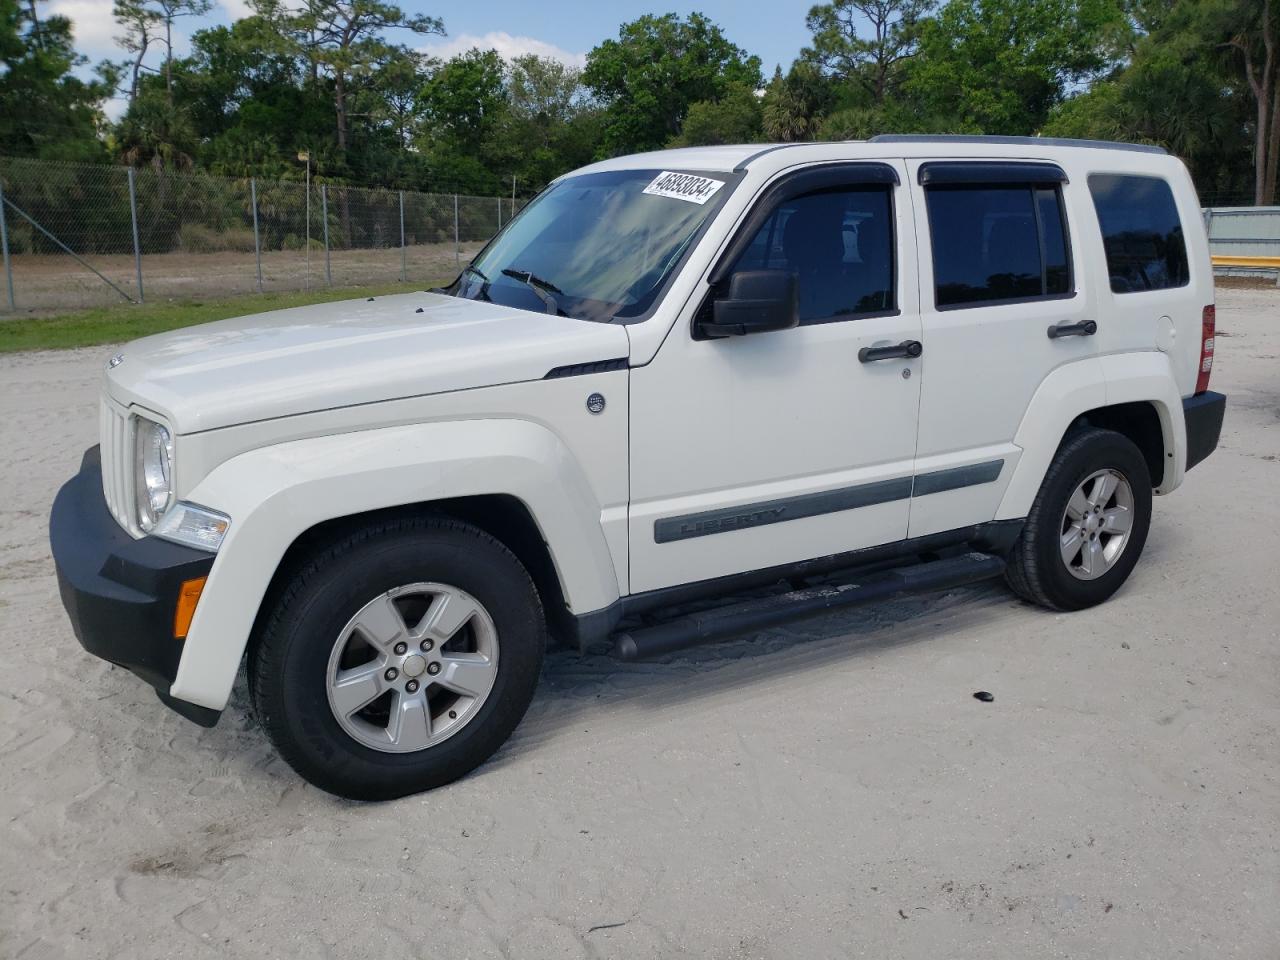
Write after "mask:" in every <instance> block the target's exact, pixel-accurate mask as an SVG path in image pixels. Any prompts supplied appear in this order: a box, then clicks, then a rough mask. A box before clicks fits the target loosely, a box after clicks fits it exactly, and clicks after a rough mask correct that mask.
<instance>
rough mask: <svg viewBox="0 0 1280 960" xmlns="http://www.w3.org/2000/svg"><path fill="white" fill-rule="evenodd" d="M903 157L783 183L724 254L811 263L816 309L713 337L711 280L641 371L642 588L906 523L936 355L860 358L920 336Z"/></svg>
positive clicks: (634, 404) (807, 553)
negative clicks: (927, 377) (926, 359)
mask: <svg viewBox="0 0 1280 960" xmlns="http://www.w3.org/2000/svg"><path fill="white" fill-rule="evenodd" d="M904 174H905V171H904V168H903V166H902V164H901V163H897V162H895V163H893V164H887V163H884V162H879V163H849V164H840V165H830V164H828V165H823V166H822V167H819V168H812V167H811V168H804V169H801V170H800V171H798V172H795V173H791V174H784V175H783V177H782V178H780V179H779V180H776V181H774V182H773V183H771V184H770V185H769V186H767V187H766V188H765V189H764V190H763V191H762V193H761V194H760V196H759V197H758V198H757V201H756V206H755V208H753V209H752V210H751V211H750V212H748V214H747V215H746V216H745V217H744V218H743V221H742V224H743V225H745V226H740V227H739V231H740V238H739V239H738V240H737V241H735V242H733V243H731V244H730V245H729V247H728V248H727V251H726V256H732V257H733V269H734V270H739V269H742V270H760V269H771V270H772V269H781V270H787V271H790V272H792V273H793V274H795V275H796V276H797V277H798V287H799V302H800V325H799V326H797V327H794V328H791V329H786V330H775V331H771V332H766V333H755V334H751V335H747V336H737V337H727V338H724V339H698V338H697V336H696V333H695V330H696V324H695V322H694V320H695V316H696V315H697V314H698V313H699V311H700V310H706V309H709V304H708V303H707V302H705V301H700V300H699V299H698V298H696V297H695V298H693V299H692V300H691V301H690V303H689V304H688V305H687V306H686V310H685V312H684V313H683V314H682V316H681V318H680V320H679V321H678V322H677V325H676V327H675V329H674V330H672V332H671V334H670V336H668V337H667V339H666V342H665V343H664V344H663V346H662V348H661V349H660V350H659V351H658V354H657V356H656V357H655V358H654V360H653V361H652V362H651V363H649V364H647V365H646V366H643V367H639V368H636V369H633V370H632V371H631V398H630V409H631V457H630V463H631V466H630V474H631V504H630V512H629V519H628V524H629V533H630V536H629V540H630V565H631V570H630V589H631V592H632V593H641V592H644V591H647V590H654V589H659V588H662V587H667V586H672V585H676V584H684V583H690V582H695V581H699V580H707V579H712V578H716V577H723V576H726V575H730V574H735V573H743V572H747V571H751V570H759V569H763V568H767V567H774V566H778V565H783V564H788V563H793V562H797V561H801V560H806V559H812V558H816V557H823V556H828V555H831V554H836V553H843V552H846V551H850V550H855V549H858V548H862V547H869V546H874V545H877V544H883V543H889V542H893V541H897V540H901V539H904V538H905V537H906V534H907V521H908V512H909V507H910V496H911V483H912V479H911V478H912V461H913V459H914V456H915V440H916V426H917V422H916V421H917V414H918V411H919V400H920V370H921V361H920V360H919V359H917V358H914V357H890V358H885V359H879V360H874V359H868V360H866V362H863V361H860V359H859V351H860V350H861V348H863V347H882V346H892V345H898V344H901V343H904V342H906V341H918V340H919V339H920V335H921V327H920V309H919V292H918V289H917V284H916V282H915V271H914V266H913V265H914V253H913V251H914V245H913V243H914V241H913V232H912V231H913V227H912V216H911V201H910V197H909V194H908V191H907V190H906V189H905V188H904V187H903V186H901V183H902V181H903V179H904ZM761 205H764V206H763V207H762V206H761ZM748 232H749V236H748V235H747V234H748ZM714 294H715V291H714V290H713V291H712V293H711V294H709V295H708V296H713V295H714Z"/></svg>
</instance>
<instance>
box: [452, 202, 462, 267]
mask: <svg viewBox="0 0 1280 960" xmlns="http://www.w3.org/2000/svg"><path fill="white" fill-rule="evenodd" d="M458 236H459V234H458V195H457V194H456V193H455V194H454V195H453V262H454V264H455V265H457V264H460V263H462V247H461V246H460V245H459V241H458Z"/></svg>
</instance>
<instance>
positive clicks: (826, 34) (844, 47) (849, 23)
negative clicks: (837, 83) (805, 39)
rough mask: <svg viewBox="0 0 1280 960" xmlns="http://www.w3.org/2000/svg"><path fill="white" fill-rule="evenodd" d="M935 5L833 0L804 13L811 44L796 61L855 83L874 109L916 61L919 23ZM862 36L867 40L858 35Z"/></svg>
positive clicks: (925, 0)
mask: <svg viewBox="0 0 1280 960" xmlns="http://www.w3.org/2000/svg"><path fill="white" fill-rule="evenodd" d="M933 5H934V0H834V2H832V3H822V4H818V5H817V6H815V7H812V8H811V9H810V10H809V15H808V17H807V18H806V19H805V23H806V24H807V25H808V27H809V30H810V31H811V32H812V33H813V44H812V46H810V47H806V48H805V50H804V51H803V52H802V53H801V57H802V58H803V59H805V60H808V61H810V62H812V63H814V64H816V65H817V66H818V67H819V68H821V69H822V70H823V72H825V73H827V74H828V75H830V76H833V77H835V78H837V79H838V80H841V81H844V82H850V83H856V84H859V85H861V86H862V87H863V89H865V90H866V92H867V93H868V94H870V96H871V99H872V101H873V103H875V104H876V105H877V106H878V105H880V104H882V103H884V101H885V98H886V97H887V96H889V95H890V93H892V91H893V88H894V86H895V85H896V84H897V81H898V79H899V77H900V76H901V72H902V71H901V67H902V65H903V64H904V63H905V62H906V61H907V60H909V59H910V58H911V57H913V56H915V53H916V49H917V45H918V40H919V33H920V24H921V22H922V21H923V20H924V18H925V17H926V16H927V15H928V13H929V11H930V10H931V9H932V8H933ZM864 33H867V34H868V36H865V37H864V36H863V34H864Z"/></svg>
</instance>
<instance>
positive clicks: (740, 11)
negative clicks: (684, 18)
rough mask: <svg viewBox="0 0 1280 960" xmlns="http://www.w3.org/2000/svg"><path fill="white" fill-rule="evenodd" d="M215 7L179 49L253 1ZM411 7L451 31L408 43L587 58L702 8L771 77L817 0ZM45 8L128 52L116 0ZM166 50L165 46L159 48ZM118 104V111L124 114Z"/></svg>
mask: <svg viewBox="0 0 1280 960" xmlns="http://www.w3.org/2000/svg"><path fill="white" fill-rule="evenodd" d="M215 3H216V6H215V7H214V10H213V13H211V14H210V15H209V16H208V17H206V18H203V19H202V20H185V21H182V24H181V26H182V29H181V31H180V36H179V37H178V48H179V52H185V49H186V37H187V36H189V35H190V34H191V33H194V32H195V31H196V30H198V29H199V28H200V27H201V26H203V25H207V24H210V23H228V22H230V21H231V20H232V19H234V18H236V17H240V16H244V15H245V13H246V12H247V10H248V7H247V5H246V3H245V0H215ZM402 5H403V7H404V9H406V10H408V11H410V12H414V13H427V14H431V15H432V16H437V17H440V18H441V19H443V20H444V26H445V30H446V31H447V32H448V36H446V37H443V38H439V37H433V38H430V40H426V41H420V40H419V39H418V38H415V37H413V36H412V35H402V37H401V38H400V39H402V40H403V42H410V41H413V46H417V47H425V48H427V49H429V50H430V51H431V52H433V53H436V54H439V55H442V56H448V55H451V54H453V53H457V52H460V51H461V50H466V49H469V48H471V47H473V46H479V47H482V48H487V47H493V48H495V49H497V50H498V51H499V52H501V53H502V54H504V55H505V56H514V55H517V54H520V53H526V52H533V53H540V54H543V55H549V56H555V57H558V58H559V59H562V60H565V61H567V62H570V63H577V64H581V62H582V61H583V59H584V58H585V56H586V53H587V51H588V50H590V49H591V48H592V47H594V46H595V45H596V44H597V43H599V42H600V41H601V40H603V39H605V38H606V37H616V36H617V34H618V26H619V25H620V24H621V23H623V22H624V21H627V20H633V19H635V18H636V17H639V16H641V15H643V14H645V13H667V12H674V13H678V14H681V15H686V14H688V13H691V12H692V11H694V10H697V11H700V12H702V13H705V14H706V15H707V16H709V17H710V18H711V19H712V20H714V21H715V22H716V23H718V24H720V26H721V27H722V28H723V29H724V31H725V33H726V34H727V35H728V37H729V39H730V40H732V41H733V42H734V43H736V44H737V45H738V46H740V47H743V48H745V49H746V50H747V51H748V52H749V53H754V54H756V55H758V56H759V57H760V58H761V60H762V61H763V62H764V72H765V76H766V77H768V76H769V75H770V74H772V72H773V68H774V66H775V65H776V64H781V65H782V67H783V69H786V67H787V66H788V65H790V63H791V61H792V59H794V58H795V56H796V55H797V54H798V53H799V52H800V48H801V47H802V46H804V44H805V43H806V42H807V41H808V38H809V35H808V31H806V30H805V26H804V18H805V14H806V13H807V12H808V10H809V6H810V5H811V0H782V2H778V3H759V4H757V3H744V2H741V0H739V2H734V0H706V2H703V3H694V4H685V3H660V4H659V5H658V6H656V7H655V6H654V5H653V4H652V3H643V2H632V0H614V2H609V3H584V2H581V0H540V2H536V3H531V2H528V0H487V2H479V3H476V2H471V3H468V2H464V0H440V2H433V0H408V2H405V3H403V4H402ZM45 10H46V11H48V12H53V13H59V14H63V15H65V16H68V17H70V18H71V20H72V23H73V24H74V28H75V33H76V45H77V47H78V49H79V50H80V51H81V52H82V53H85V54H86V55H88V56H89V58H90V59H91V60H92V61H95V62H96V61H98V60H101V59H103V58H104V57H110V58H112V59H121V58H123V56H124V53H123V51H121V50H120V49H119V48H118V47H116V46H115V44H114V42H113V37H114V35H115V33H116V32H117V28H116V25H115V23H114V22H113V21H112V18H111V0H51V2H50V3H49V4H47V6H45ZM157 54H158V51H157ZM120 106H121V104H119V103H117V104H115V105H114V108H113V109H112V110H110V111H109V112H110V113H113V114H114V113H116V112H118V110H119V109H120Z"/></svg>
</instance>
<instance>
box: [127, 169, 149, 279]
mask: <svg viewBox="0 0 1280 960" xmlns="http://www.w3.org/2000/svg"><path fill="white" fill-rule="evenodd" d="M129 215H130V216H131V217H132V218H133V269H134V272H135V273H137V275H138V302H139V303H146V302H147V298H146V297H145V296H143V293H142V244H140V243H139V242H138V192H137V190H136V189H135V187H134V185H133V167H130V168H129Z"/></svg>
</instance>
